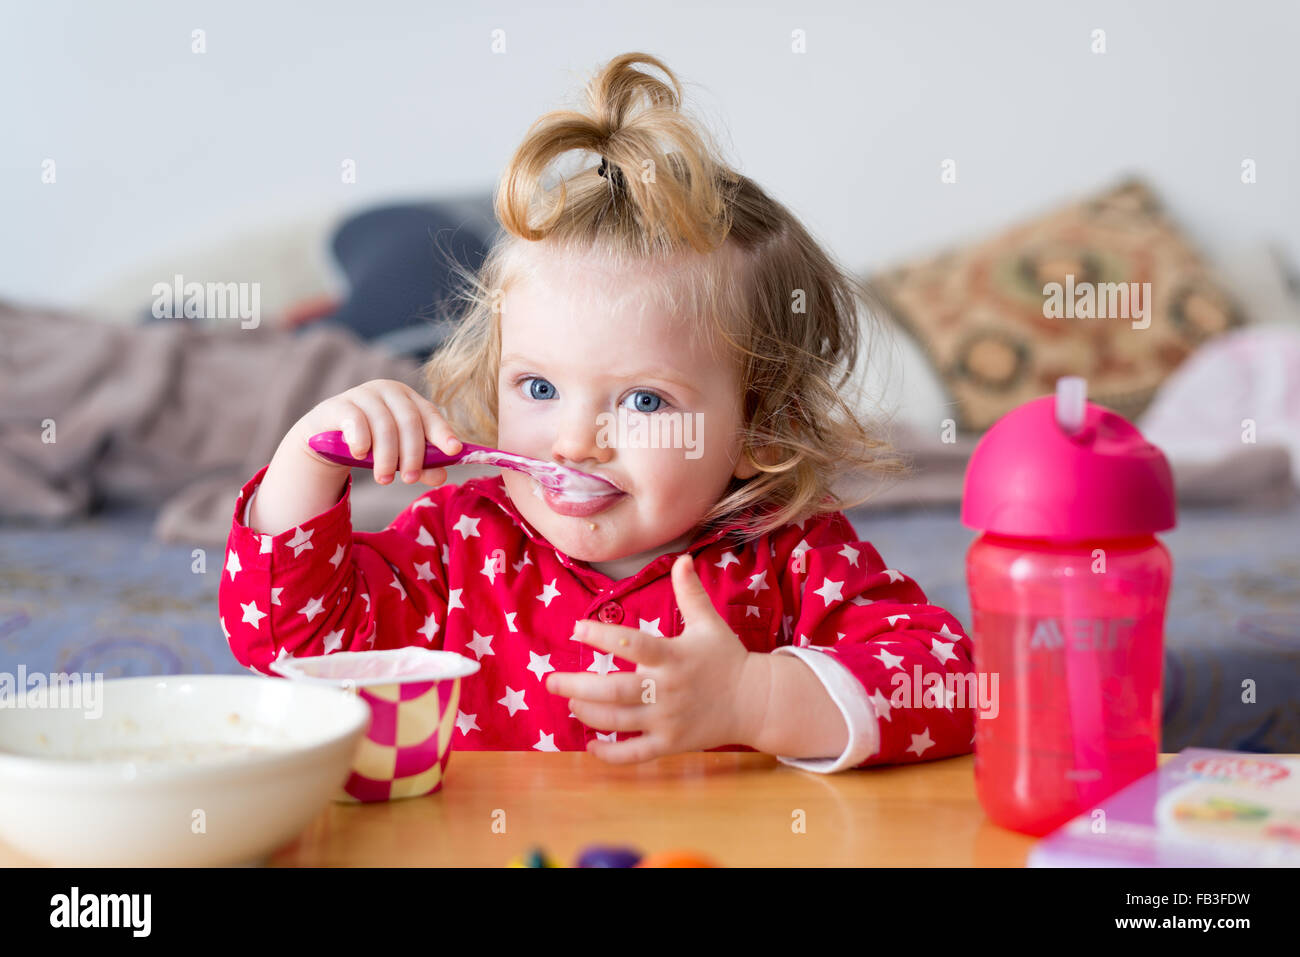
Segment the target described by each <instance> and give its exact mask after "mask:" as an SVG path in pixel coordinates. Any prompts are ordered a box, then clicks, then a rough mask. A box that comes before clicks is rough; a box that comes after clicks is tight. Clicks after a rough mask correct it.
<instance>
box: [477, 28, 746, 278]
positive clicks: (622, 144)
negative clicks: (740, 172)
mask: <svg viewBox="0 0 1300 957" xmlns="http://www.w3.org/2000/svg"><path fill="white" fill-rule="evenodd" d="M641 64H644V65H648V66H651V67H653V68H655V69H657V70H659V71H661V72H662V73H663V74H664V75H665V76H666V77H667V82H664V81H663V80H660V79H659V78H657V77H655V76H653V75H652V74H650V73H647V72H644V71H643V70H640V69H638V68H637V67H638V65H641ZM586 95H587V106H588V110H587V112H578V111H576V110H554V111H552V112H550V113H546V114H545V115H543V116H542V117H540V118H539V119H538V120H537V121H536V122H535V123H533V125H532V126H531V127H530V128H529V130H528V132H527V134H526V135H525V137H524V141H523V143H521V144H520V146H519V148H518V149H517V150H516V151H515V154H514V156H513V157H512V158H511V160H510V163H509V165H508V167H507V169H506V172H505V174H504V175H503V177H502V181H501V187H500V189H499V190H498V192H497V197H496V213H497V217H498V219H500V221H501V224H502V226H503V227H504V228H505V229H506V230H508V231H509V232H510V233H512V234H514V235H515V236H518V237H519V238H520V239H526V240H531V241H538V240H542V239H551V240H554V241H558V242H559V243H561V244H564V245H570V244H573V245H578V246H587V245H589V244H590V243H592V242H594V241H595V240H596V239H598V238H600V239H605V240H608V239H610V238H611V235H610V234H611V233H612V234H613V235H614V236H615V237H616V243H617V244H618V245H620V246H622V247H623V249H624V251H626V252H629V253H636V254H639V255H643V256H647V255H655V254H659V255H666V254H671V253H672V252H675V251H677V250H679V249H681V248H682V247H683V246H689V247H690V248H691V249H693V250H695V251H696V252H701V253H707V252H711V251H712V250H714V249H716V248H717V247H718V246H720V245H721V244H722V242H723V241H724V240H725V239H726V237H727V233H728V230H729V228H730V225H731V224H730V216H729V204H728V202H727V195H728V192H729V191H734V189H735V188H736V186H737V180H738V178H737V176H736V175H735V174H734V173H733V172H732V171H731V170H729V169H728V168H727V167H726V165H725V164H724V163H722V162H721V161H720V159H719V158H718V151H717V149H716V147H715V145H714V144H713V142H712V140H711V139H710V137H709V136H708V134H707V133H705V132H704V131H703V129H702V128H701V127H700V126H699V125H698V124H696V123H695V122H694V120H693V119H692V118H691V117H690V116H688V115H687V114H686V113H684V112H683V111H682V87H681V84H680V83H679V82H678V80H677V77H676V76H674V75H673V73H672V71H671V70H669V69H668V68H667V67H666V66H665V65H664V64H663V63H662V62H661V61H660V60H659V59H658V58H657V57H654V56H651V55H650V54H647V53H625V54H622V55H621V56H617V57H615V58H614V59H612V60H610V61H609V62H608V63H607V64H606V65H605V66H604V67H603V68H602V69H601V70H600V72H599V73H598V74H597V75H596V76H595V77H593V78H592V80H591V81H590V82H589V83H588V84H587V87H586ZM574 150H583V151H587V152H590V153H592V154H593V155H595V156H596V158H597V159H603V160H604V161H606V162H607V163H608V166H609V172H610V174H611V175H609V176H601V175H599V174H598V173H597V169H596V166H593V167H591V168H590V169H588V170H585V171H584V172H582V173H580V174H579V175H577V176H575V177H572V178H571V179H569V180H560V181H559V182H558V183H557V184H556V185H555V186H553V187H551V188H546V187H544V186H543V178H544V176H545V174H546V173H547V171H548V170H549V169H550V168H551V166H552V164H553V163H555V162H556V161H557V160H558V159H559V158H560V157H561V156H563V155H564V154H566V153H569V152H571V151H574Z"/></svg>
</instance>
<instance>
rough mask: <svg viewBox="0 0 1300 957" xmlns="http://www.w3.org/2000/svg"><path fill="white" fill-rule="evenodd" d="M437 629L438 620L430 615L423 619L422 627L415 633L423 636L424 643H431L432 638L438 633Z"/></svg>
mask: <svg viewBox="0 0 1300 957" xmlns="http://www.w3.org/2000/svg"><path fill="white" fill-rule="evenodd" d="M439 627H440V626H439V624H438V619H437V618H435V617H434V616H433V615H430V616H429V617H428V618H426V619H424V627H423V628H418V629H416V632H415V633H416V634H417V635H424V640H425V641H433V636H434V635H436V634H437V633H438V628H439Z"/></svg>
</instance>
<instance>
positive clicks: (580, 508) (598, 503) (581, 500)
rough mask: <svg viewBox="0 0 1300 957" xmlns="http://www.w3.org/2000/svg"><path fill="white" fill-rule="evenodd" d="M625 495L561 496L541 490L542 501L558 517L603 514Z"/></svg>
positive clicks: (548, 490) (581, 516)
mask: <svg viewBox="0 0 1300 957" xmlns="http://www.w3.org/2000/svg"><path fill="white" fill-rule="evenodd" d="M626 494H627V493H626V492H611V493H610V494H608V495H590V494H572V493H570V494H568V495H561V494H560V493H558V492H553V491H551V490H550V489H548V488H544V489H542V500H543V501H544V502H546V504H547V506H548V507H549V508H550V509H551V511H553V512H555V513H557V514H559V515H567V516H570V517H574V518H586V517H587V516H588V515H595V514H596V513H597V512H603V511H604V510H605V509H607V508H609V507H610V506H611V505H613V504H614V503H615V502H618V501H620V500H621V499H622V498H623V497H624V496H625V495H626Z"/></svg>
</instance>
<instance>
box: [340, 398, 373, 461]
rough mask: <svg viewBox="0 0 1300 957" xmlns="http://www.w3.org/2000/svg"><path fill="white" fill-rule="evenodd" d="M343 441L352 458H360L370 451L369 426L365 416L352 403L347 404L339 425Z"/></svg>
mask: <svg viewBox="0 0 1300 957" xmlns="http://www.w3.org/2000/svg"><path fill="white" fill-rule="evenodd" d="M339 429H340V431H342V433H343V441H344V442H346V443H347V444H348V451H349V452H350V453H352V457H353V458H357V459H359V458H362V457H364V456H365V454H366V452H368V451H369V450H370V442H371V437H370V426H369V424H368V423H367V422H366V414H365V413H364V412H363V411H361V409H360V408H359V407H358V406H357V405H356V403H354V402H347V408H346V410H345V411H344V413H343V418H342V420H341V422H340V425H339Z"/></svg>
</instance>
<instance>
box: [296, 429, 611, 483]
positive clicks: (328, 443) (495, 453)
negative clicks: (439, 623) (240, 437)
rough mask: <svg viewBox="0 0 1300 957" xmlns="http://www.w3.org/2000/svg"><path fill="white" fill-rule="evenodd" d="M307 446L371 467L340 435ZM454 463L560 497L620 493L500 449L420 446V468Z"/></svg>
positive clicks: (324, 435)
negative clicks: (490, 469)
mask: <svg viewBox="0 0 1300 957" xmlns="http://www.w3.org/2000/svg"><path fill="white" fill-rule="evenodd" d="M307 444H308V445H310V446H311V447H312V448H313V449H315V450H316V451H317V452H319V453H320V454H321V456H323V457H324V458H327V459H329V460H330V461H331V462H335V463H337V464H339V465H351V466H355V467H358V468H362V467H364V468H374V467H375V459H374V455H373V453H371V452H367V453H366V455H365V457H364V458H356V457H355V456H354V455H353V454H352V453H351V452H350V451H349V450H348V444H347V442H346V441H344V439H343V433H342V432H339V431H334V432H318V433H317V434H315V435H313V436H312V437H311V438H310V439H308V440H307ZM458 462H462V463H465V464H471V463H473V464H482V465H498V466H500V467H501V468H504V469H514V470H515V471H516V472H523V473H524V474H526V475H531V476H532V477H533V478H534V479H536V480H537V483H538V484H539V485H543V486H545V487H546V488H549V489H551V490H552V491H555V492H559V493H561V494H564V495H573V496H588V497H594V496H598V495H611V494H613V493H615V492H619V491H622V490H621V489H619V488H618V487H617V486H615V485H614V484H613V483H612V482H608V481H606V480H605V479H603V478H600V477H598V476H595V475H590V474H588V473H587V472H579V471H578V470H577V469H571V468H568V467H567V466H564V465H557V464H556V463H554V462H543V461H541V460H540V459H530V458H528V457H527V456H525V455H514V454H512V453H510V452H502V451H501V450H500V449H490V448H488V447H487V446H484V445H471V444H469V443H468V442H463V443H461V449H460V451H459V452H457V453H456V454H455V455H448V454H447V453H446V452H444V451H442V449H440V448H438V447H437V446H436V445H434V444H433V443H432V442H426V443H425V444H424V468H426V469H434V468H440V467H442V466H444V465H455V464H456V463H458Z"/></svg>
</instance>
